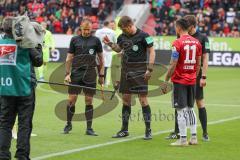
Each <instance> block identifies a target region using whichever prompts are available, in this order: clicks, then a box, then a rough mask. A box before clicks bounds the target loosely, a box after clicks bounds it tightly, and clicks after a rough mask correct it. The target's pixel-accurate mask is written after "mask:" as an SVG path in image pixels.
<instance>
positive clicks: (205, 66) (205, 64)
mask: <svg viewBox="0 0 240 160" xmlns="http://www.w3.org/2000/svg"><path fill="white" fill-rule="evenodd" d="M202 59H203V61H202V62H203V67H202V76H207V69H208V53H204V54H203V55H202Z"/></svg>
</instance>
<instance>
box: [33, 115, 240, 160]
mask: <svg viewBox="0 0 240 160" xmlns="http://www.w3.org/2000/svg"><path fill="white" fill-rule="evenodd" d="M237 119H240V116H236V117H232V118H226V119H221V120H217V121H212V122H209V123H208V124H209V125H214V124H219V123H224V122H228V121H232V120H237ZM198 126H199V125H198ZM171 131H172V130H165V131H160V132H155V133H153V135H160V134H163V133H168V132H171ZM142 137H143V136H136V137H131V138H124V139H121V140H117V141H112V142H106V143H102V144H96V145H91V146H87V147H82V148H76V149H71V150H67V151H63V152H56V153H52V154H48V155H44V156H39V157H36V158H33V159H32V160H42V159H47V158H51V157H56V156H63V155H66V154H71V153H75V152H81V151H86V150H89V149H95V148H99V147H104V146H109V145H113V144H117V143H122V142H128V141H132V140H136V139H140V138H142Z"/></svg>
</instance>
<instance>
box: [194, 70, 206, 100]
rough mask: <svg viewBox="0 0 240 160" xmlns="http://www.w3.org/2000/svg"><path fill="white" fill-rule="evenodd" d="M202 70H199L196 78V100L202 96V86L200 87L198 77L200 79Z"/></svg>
mask: <svg viewBox="0 0 240 160" xmlns="http://www.w3.org/2000/svg"><path fill="white" fill-rule="evenodd" d="M201 75H202V71H201V70H200V72H199V74H198V76H197V79H196V95H195V99H196V100H201V99H203V98H204V96H203V87H200V79H201Z"/></svg>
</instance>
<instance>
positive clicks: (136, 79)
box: [119, 69, 148, 94]
mask: <svg viewBox="0 0 240 160" xmlns="http://www.w3.org/2000/svg"><path fill="white" fill-rule="evenodd" d="M145 72H146V70H145V69H143V70H138V71H134V70H133V71H126V70H124V69H122V70H121V79H120V88H119V92H120V93H122V94H147V93H148V82H147V81H145V80H144V74H145Z"/></svg>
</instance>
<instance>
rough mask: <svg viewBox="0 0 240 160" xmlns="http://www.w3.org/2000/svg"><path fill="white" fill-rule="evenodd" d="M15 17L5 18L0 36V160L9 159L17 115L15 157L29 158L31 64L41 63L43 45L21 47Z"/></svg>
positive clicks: (32, 92)
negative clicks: (17, 40) (16, 36)
mask: <svg viewBox="0 0 240 160" xmlns="http://www.w3.org/2000/svg"><path fill="white" fill-rule="evenodd" d="M14 19H15V18H14V17H6V18H5V19H4V20H3V23H2V28H3V32H4V35H3V36H0V97H1V105H0V110H1V112H0V137H1V138H0V160H1V159H4V160H10V159H11V153H10V151H9V149H10V146H11V139H12V128H13V125H14V123H15V120H16V116H18V137H17V138H18V140H17V150H16V154H15V158H16V159H18V160H29V159H30V158H29V155H30V135H31V132H32V119H33V113H34V108H35V87H36V76H35V72H34V67H39V66H41V65H42V63H43V57H42V48H41V45H38V46H37V47H36V48H21V47H19V46H18V45H17V43H16V41H15V40H14V39H13V35H12V23H13V21H14Z"/></svg>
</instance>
